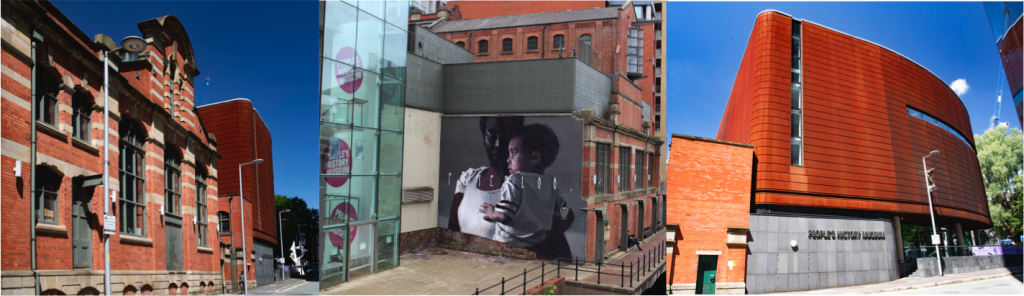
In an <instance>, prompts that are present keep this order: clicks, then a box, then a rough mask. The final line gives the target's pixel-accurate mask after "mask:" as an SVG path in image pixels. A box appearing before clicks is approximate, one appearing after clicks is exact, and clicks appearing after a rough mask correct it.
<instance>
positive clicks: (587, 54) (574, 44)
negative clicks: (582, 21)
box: [545, 39, 615, 74]
mask: <svg viewBox="0 0 1024 296" xmlns="http://www.w3.org/2000/svg"><path fill="white" fill-rule="evenodd" d="M597 43H598V41H596V40H590V41H585V40H581V39H565V41H563V42H562V47H556V45H554V44H552V45H550V46H551V48H550V49H545V50H551V51H553V54H555V55H557V54H561V55H562V57H575V58H577V59H579V60H580V61H582V62H584V63H586V64H588V65H590V66H591V67H594V68H595V69H597V70H598V71H601V73H605V74H611V73H612V72H614V71H615V65H613V64H612V59H611V58H610V57H606V56H604V55H603V54H601V53H600V52H598V51H599V50H600V48H601V47H600V45H599V44H597ZM595 47H596V48H597V49H596V50H595V49H594V48H595Z"/></svg>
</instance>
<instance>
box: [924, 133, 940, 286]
mask: <svg viewBox="0 0 1024 296" xmlns="http://www.w3.org/2000/svg"><path fill="white" fill-rule="evenodd" d="M938 155H939V150H932V152H931V153H928V155H925V156H923V157H921V165H922V166H923V167H924V186H925V189H926V190H927V191H928V214H930V215H931V216H932V237H933V238H934V237H935V236H936V235H939V232H938V228H936V227H935V210H934V209H932V189H934V188H935V185H934V184H929V183H933V182H929V179H930V177H928V163H927V162H926V161H925V159H927V158H928V157H929V156H938ZM932 169H933V170H934V169H935V168H932ZM933 244H934V241H933ZM934 245H935V263H936V265H938V266H939V276H942V275H943V274H942V253H941V252H939V244H934Z"/></svg>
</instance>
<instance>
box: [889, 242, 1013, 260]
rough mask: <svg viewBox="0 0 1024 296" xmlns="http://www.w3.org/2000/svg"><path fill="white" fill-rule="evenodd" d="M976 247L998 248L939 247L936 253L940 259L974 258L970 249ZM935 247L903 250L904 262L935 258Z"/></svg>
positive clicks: (917, 247)
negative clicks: (940, 256)
mask: <svg viewBox="0 0 1024 296" xmlns="http://www.w3.org/2000/svg"><path fill="white" fill-rule="evenodd" d="M978 247H1000V246H939V249H938V252H939V253H940V254H942V257H968V256H974V251H973V249H972V248H978ZM935 252H936V250H935V246H913V247H904V248H903V258H904V259H905V261H910V260H914V259H917V258H935Z"/></svg>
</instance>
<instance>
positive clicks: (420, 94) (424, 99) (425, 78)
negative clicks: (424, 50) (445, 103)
mask: <svg viewBox="0 0 1024 296" xmlns="http://www.w3.org/2000/svg"><path fill="white" fill-rule="evenodd" d="M406 61H407V63H408V65H409V67H408V68H407V69H408V72H407V74H406V76H405V105H406V106H409V107H417V108H423V109H426V110H430V111H437V112H440V111H441V88H442V87H443V86H444V85H443V83H442V80H441V78H442V76H443V73H444V66H442V65H441V64H439V63H436V62H433V61H430V60H427V59H424V58H421V57H419V56H416V55H413V54H408V58H407V59H406Z"/></svg>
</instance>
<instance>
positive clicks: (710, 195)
mask: <svg viewBox="0 0 1024 296" xmlns="http://www.w3.org/2000/svg"><path fill="white" fill-rule="evenodd" d="M669 153H671V154H672V156H671V159H672V162H670V163H669V165H668V182H667V190H668V192H667V194H668V197H667V200H666V203H667V211H666V212H667V213H666V215H667V216H668V217H667V220H666V221H667V223H668V224H678V225H679V228H680V229H679V234H678V235H677V236H676V241H677V243H676V248H675V251H674V255H671V254H670V255H669V258H668V260H669V262H671V266H670V267H669V284H687V283H695V282H696V281H697V259H698V255H697V254H696V252H697V251H720V252H722V253H721V255H718V269H717V270H718V282H719V283H731V282H745V281H746V258H747V254H746V250H747V249H746V247H729V246H726V242H727V241H728V232H726V227H749V225H750V223H749V221H750V220H749V219H750V192H751V188H750V185H751V178H752V177H753V176H752V174H753V159H754V153H753V149H752V148H751V147H749V146H744V145H742V144H740V145H736V144H727V143H721V142H714V141H713V140H707V139H695V138H693V137H681V136H678V135H674V136H673V140H672V147H671V151H670V152H669ZM729 261H736V263H738V266H734V267H733V268H732V269H731V270H730V269H729V266H728V262H729Z"/></svg>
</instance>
